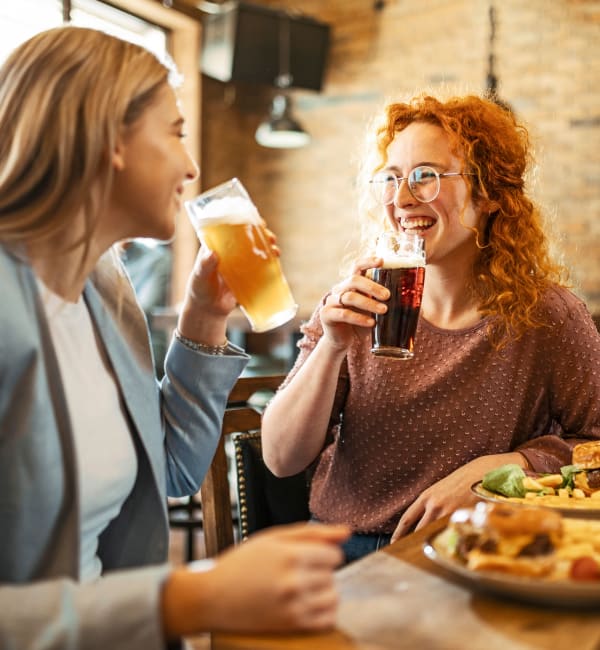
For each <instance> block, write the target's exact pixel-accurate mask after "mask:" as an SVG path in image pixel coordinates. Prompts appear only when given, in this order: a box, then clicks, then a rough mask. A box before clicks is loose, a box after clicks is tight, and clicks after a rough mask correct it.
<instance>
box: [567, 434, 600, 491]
mask: <svg viewBox="0 0 600 650" xmlns="http://www.w3.org/2000/svg"><path fill="white" fill-rule="evenodd" d="M572 462H573V467H574V468H575V473H574V476H573V484H574V486H575V487H577V488H579V489H580V490H583V492H584V493H585V494H586V495H587V496H592V494H594V493H595V492H600V440H592V441H591V442H584V443H582V444H580V445H575V447H573V456H572Z"/></svg>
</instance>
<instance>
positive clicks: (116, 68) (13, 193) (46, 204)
mask: <svg viewBox="0 0 600 650" xmlns="http://www.w3.org/2000/svg"><path fill="white" fill-rule="evenodd" d="M173 75H174V69H173V68H172V67H171V66H169V65H168V63H166V62H162V61H159V59H158V58H157V57H156V56H155V55H154V54H152V53H151V52H149V51H147V50H145V49H144V48H142V47H140V46H138V45H135V44H133V43H129V42H126V41H123V40H121V39H118V38H116V37H113V36H109V35H108V34H105V33H103V32H99V31H96V30H92V29H84V28H78V27H59V28H56V29H51V30H48V31H45V32H42V33H40V34H37V35H36V36H34V37H33V38H31V39H29V40H28V41H26V42H25V43H23V44H22V45H20V46H19V47H17V48H16V49H15V50H14V51H13V52H12V54H11V55H10V56H9V57H8V59H7V60H6V61H5V63H4V64H3V65H2V67H1V68H0V133H1V134H2V136H1V137H0V242H3V243H8V244H10V243H18V242H23V241H26V240H27V241H36V240H41V239H44V238H46V237H52V236H55V235H57V234H59V233H60V232H61V230H63V229H68V228H69V227H70V226H71V225H72V224H73V221H74V220H75V219H76V218H77V217H78V215H80V214H81V212H82V208H83V214H84V219H85V225H84V228H83V235H82V236H81V238H80V240H79V241H77V242H75V243H74V244H73V245H74V246H77V245H80V244H81V243H84V244H85V246H84V248H85V249H86V250H85V251H84V256H85V254H86V252H87V248H88V247H89V243H90V240H91V237H92V235H93V232H94V226H95V223H96V220H97V216H98V211H99V209H100V206H101V205H102V203H103V201H104V199H105V197H106V196H107V195H108V193H109V191H110V188H111V184H112V179H113V175H112V169H111V164H110V160H111V153H112V151H113V149H114V147H115V143H116V139H117V137H118V135H119V133H120V131H121V129H123V128H125V127H126V126H127V125H129V124H131V123H133V122H134V121H135V120H136V118H137V117H139V115H140V114H141V112H142V111H143V110H144V109H145V108H146V107H147V106H148V105H149V104H150V103H151V102H152V101H153V99H154V97H155V95H156V93H157V92H158V90H159V89H160V88H161V87H162V86H163V84H165V83H167V82H173V80H174V76H173Z"/></svg>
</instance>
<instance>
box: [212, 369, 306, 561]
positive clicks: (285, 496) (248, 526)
mask: <svg viewBox="0 0 600 650" xmlns="http://www.w3.org/2000/svg"><path fill="white" fill-rule="evenodd" d="M284 377H285V375H268V376H262V377H242V378H240V379H239V380H238V381H237V383H236V384H235V386H234V387H233V390H232V391H231V394H230V396H229V401H228V405H227V409H226V411H225V416H224V418H223V428H222V435H221V440H220V441H219V445H218V447H217V451H216V453H215V457H214V459H213V462H212V464H211V467H210V469H209V471H208V474H207V476H206V478H205V480H204V482H203V484H202V487H201V489H200V495H201V501H202V517H203V528H204V541H205V545H206V555H207V557H212V556H214V555H216V554H217V553H219V552H220V551H222V550H223V549H225V548H227V547H228V546H231V545H232V544H233V543H234V542H235V535H234V524H236V523H237V522H236V521H235V520H236V519H238V518H237V517H235V516H234V515H232V504H231V488H230V485H229V473H228V462H227V454H226V453H225V440H226V439H227V438H228V437H233V439H234V448H235V450H236V451H235V455H236V473H237V476H238V482H237V483H238V488H239V489H238V505H237V507H238V509H239V512H240V516H239V524H240V531H239V534H238V536H237V537H238V539H245V538H246V537H247V536H248V535H249V534H250V533H251V532H253V531H254V530H257V529H259V528H265V527H267V526H272V525H275V524H278V523H288V522H291V521H297V520H302V519H308V517H309V513H308V488H307V485H306V479H305V477H304V474H301V475H297V476H295V477H289V478H285V479H278V478H276V477H275V476H274V475H273V474H271V472H269V470H268V469H267V468H266V467H265V465H264V463H263V462H262V454H261V449H260V425H261V413H262V410H263V408H264V405H265V403H266V401H267V399H268V397H269V396H270V395H272V394H273V392H274V391H275V390H276V389H277V388H278V387H279V385H280V384H281V383H282V382H283V379H284ZM299 506H300V507H299Z"/></svg>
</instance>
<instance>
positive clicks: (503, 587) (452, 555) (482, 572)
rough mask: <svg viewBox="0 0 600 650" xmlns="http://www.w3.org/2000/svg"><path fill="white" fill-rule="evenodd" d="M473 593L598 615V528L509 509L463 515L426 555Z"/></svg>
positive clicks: (484, 506)
mask: <svg viewBox="0 0 600 650" xmlns="http://www.w3.org/2000/svg"><path fill="white" fill-rule="evenodd" d="M423 550H424V553H425V555H426V556H427V557H428V558H429V559H430V560H431V561H432V562H434V563H435V564H437V565H438V566H440V567H442V568H443V569H444V570H446V571H448V572H450V573H451V574H453V575H454V576H456V577H458V578H460V579H461V580H462V581H466V582H467V584H468V585H469V586H470V587H473V588H476V589H480V590H483V591H487V592H491V593H493V594H495V595H500V596H504V597H509V598H511V599H516V600H520V601H525V602H528V603H534V604H537V605H544V606H548V605H550V606H556V607H561V608H584V607H585V608H600V522H598V521H593V520H590V519H574V518H565V517H563V516H562V515H561V514H560V513H558V512H549V511H548V510H547V509H543V508H535V507H515V506H514V505H512V504H507V503H502V504H500V503H489V502H479V503H478V504H477V505H476V506H475V507H474V508H463V509H460V510H457V511H456V512H455V513H454V514H453V515H452V516H451V518H450V521H449V523H448V526H447V527H446V528H445V529H444V530H443V531H441V532H438V533H437V534H436V535H434V536H433V537H432V538H430V539H429V540H428V541H427V542H426V544H425V545H424V547H423Z"/></svg>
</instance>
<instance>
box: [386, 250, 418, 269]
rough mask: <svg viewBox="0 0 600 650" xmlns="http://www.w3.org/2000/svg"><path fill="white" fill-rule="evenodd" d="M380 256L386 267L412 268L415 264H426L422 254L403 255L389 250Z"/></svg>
mask: <svg viewBox="0 0 600 650" xmlns="http://www.w3.org/2000/svg"><path fill="white" fill-rule="evenodd" d="M378 257H381V258H382V259H383V268H384V269H412V268H414V267H415V266H425V260H424V259H423V258H422V257H421V256H420V255H412V256H406V257H402V256H400V255H394V254H390V253H389V252H388V253H386V254H385V255H378Z"/></svg>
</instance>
